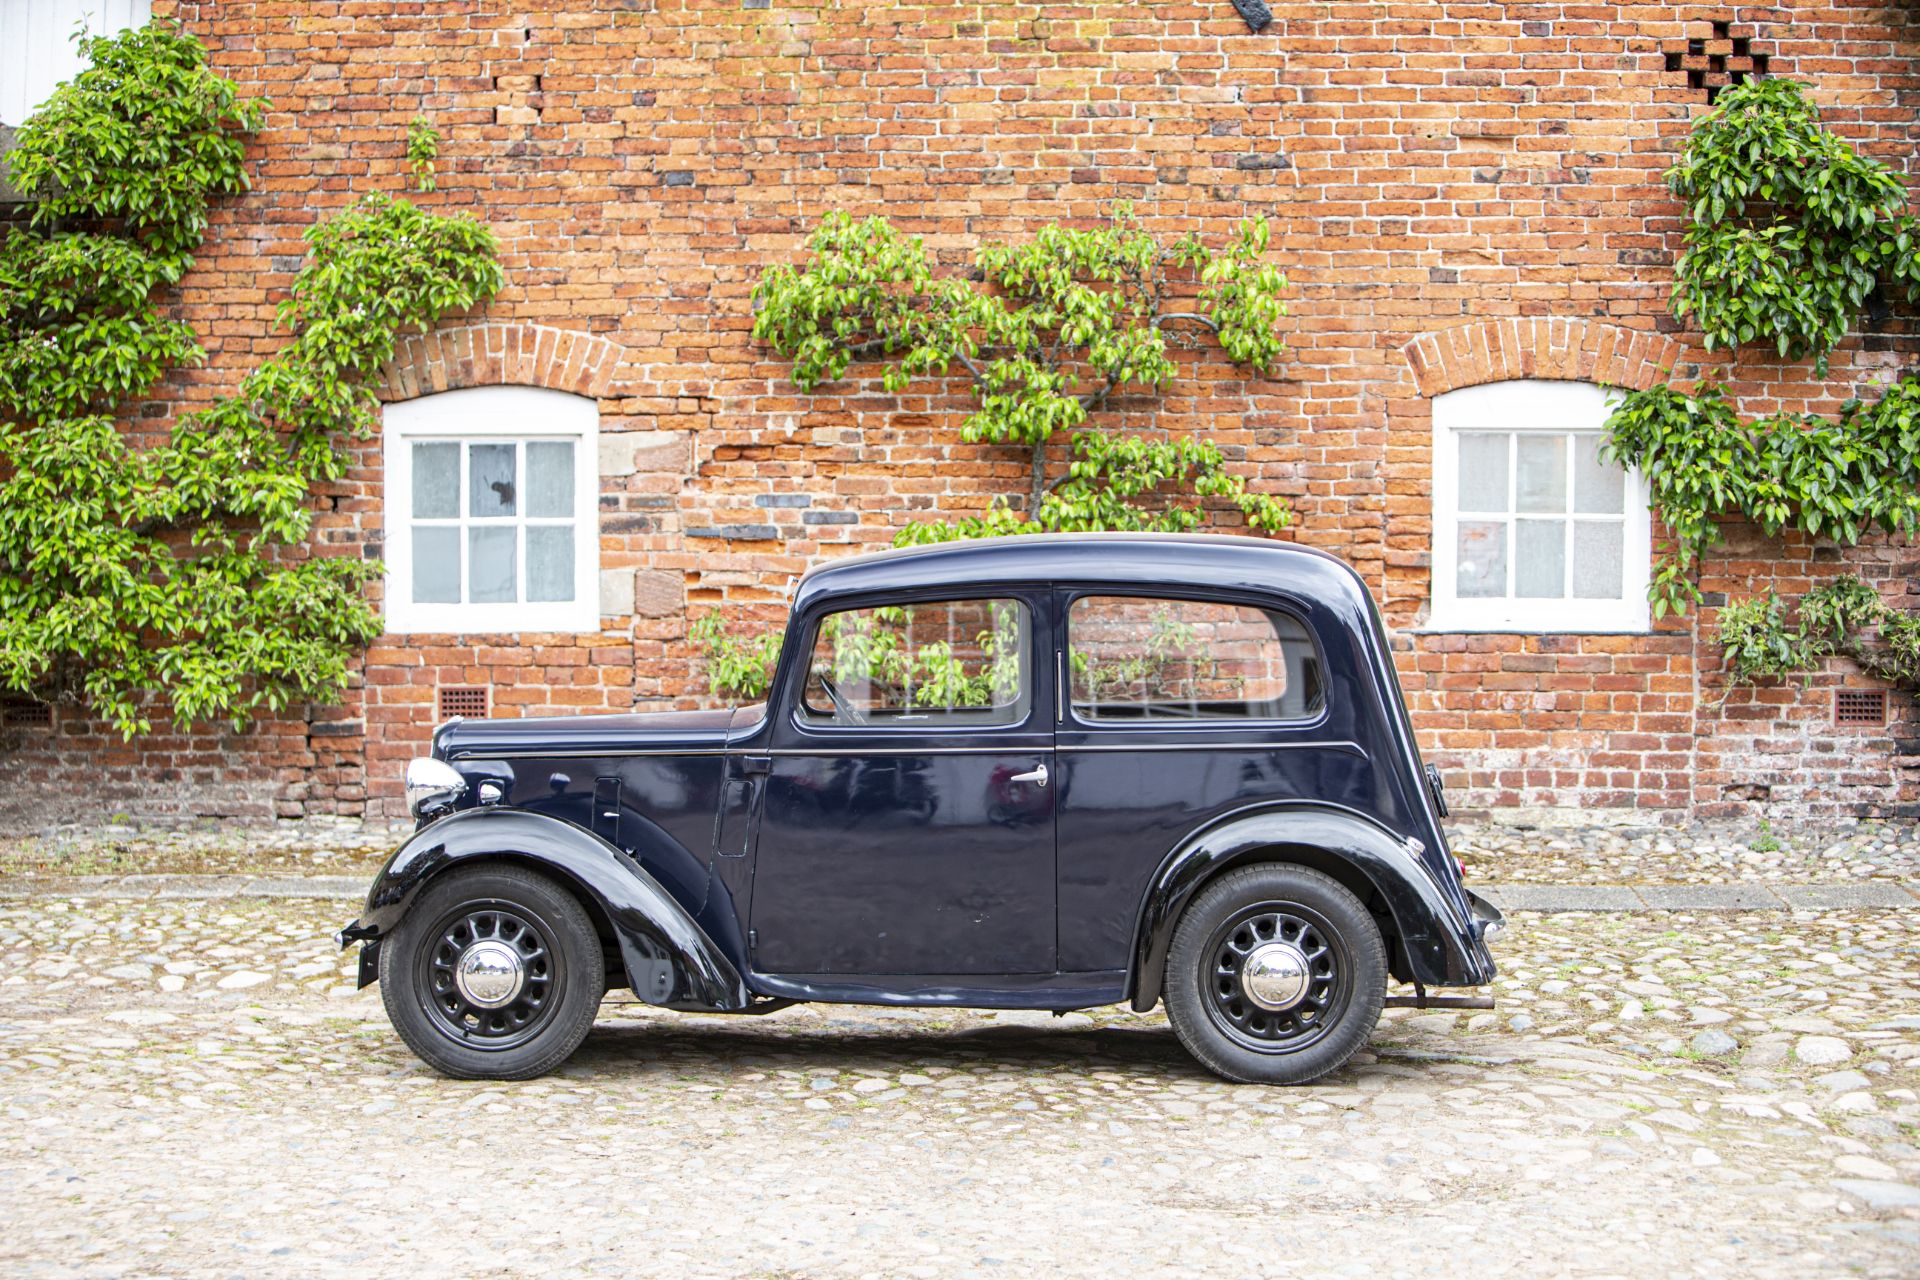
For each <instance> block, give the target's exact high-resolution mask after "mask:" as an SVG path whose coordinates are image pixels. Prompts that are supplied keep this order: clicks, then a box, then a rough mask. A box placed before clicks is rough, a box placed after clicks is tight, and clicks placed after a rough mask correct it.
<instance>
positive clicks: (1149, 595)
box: [1056, 587, 1382, 970]
mask: <svg viewBox="0 0 1920 1280" xmlns="http://www.w3.org/2000/svg"><path fill="white" fill-rule="evenodd" d="M1056 612H1057V616H1058V618H1059V619H1060V631H1061V634H1062V641H1061V646H1062V650H1063V655H1062V656H1063V665H1064V666H1065V668H1066V671H1067V686H1066V688H1065V689H1064V691H1063V693H1064V696H1063V697H1062V698H1061V723H1060V726H1059V730H1058V733H1057V735H1056V739H1057V746H1058V752H1059V757H1058V763H1059V768H1058V770H1057V777H1056V786H1057V788H1058V790H1059V793H1060V798H1059V801H1058V803H1059V806H1060V815H1059V848H1060V855H1059V860H1060V888H1059V894H1060V921H1061V926H1060V964H1061V968H1062V969H1067V970H1081V969H1111V968H1114V967H1118V966H1124V965H1125V964H1127V962H1128V960H1129V958H1130V956H1131V954H1132V948H1133V943H1134V936H1135V935H1134V930H1135V928H1136V926H1137V924H1138V922H1139V911H1140V902H1141V900H1142V898H1143V896H1144V895H1145V893H1146V889H1147V886H1148V884H1149V882H1150V881H1151V879H1152V877H1153V875H1154V873H1155V872H1156V870H1157V869H1158V868H1159V867H1160V865H1161V864H1162V862H1163V861H1164V859H1165V858H1166V857H1167V855H1168V853H1169V852H1170V851H1171V850H1172V849H1174V848H1175V847H1176V846H1177V845H1178V844H1179V843H1180V842H1181V841H1182V840H1183V839H1185V838H1186V837H1188V836H1189V835H1191V834H1192V833H1193V832H1195V831H1197V830H1199V829H1200V828H1202V827H1204V826H1205V825H1206V824H1207V823H1209V822H1211V821H1214V820H1215V819H1217V818H1220V817H1222V816H1224V815H1226V814H1229V813H1232V812H1234V811H1235V810H1238V809H1243V808H1245V807H1247V806H1249V805H1254V804H1265V803H1270V802H1273V801H1284V800H1290V799H1311V800H1316V801H1324V802H1329V803H1333V804H1338V805H1348V806H1351V807H1354V808H1358V809H1361V810H1363V811H1366V812H1377V811H1378V809H1379V804H1380V798H1379V796H1378V794H1377V790H1378V788H1379V787H1380V786H1381V785H1382V778H1381V774H1380V772H1379V771H1378V770H1376V769H1375V768H1374V767H1373V766H1372V764H1371V762H1370V761H1369V760H1368V759H1367V757H1366V755H1365V753H1364V752H1362V751H1361V750H1360V749H1359V748H1358V747H1357V746H1355V745H1354V743H1353V741H1352V732H1351V726H1350V725H1349V724H1347V723H1346V722H1345V719H1344V717H1345V716H1346V715H1348V714H1350V707H1348V706H1341V705H1335V695H1334V691H1332V690H1330V689H1329V688H1328V682H1327V679H1326V674H1325V673H1326V666H1325V664H1324V662H1323V660H1322V658H1321V655H1320V651H1319V648H1318V646H1317V645H1316V643H1315V640H1314V635H1313V631H1312V629H1311V628H1310V626H1309V625H1308V623H1307V621H1306V615H1305V613H1304V612H1296V611H1294V610H1293V609H1290V608H1285V607H1282V606H1281V605H1280V604H1279V603H1278V602H1275V601H1268V600H1264V599H1259V598H1244V597H1238V596H1236V595H1235V594H1233V593H1230V592H1210V591H1207V590H1203V589H1199V588H1194V587H1170V588H1168V589H1166V590H1164V591H1161V590H1155V589H1151V588H1149V589H1127V590H1121V591H1115V590H1109V589H1094V588H1088V589H1077V590H1069V589H1063V590H1062V591H1061V593H1060V597H1059V601H1058V604H1057V606H1056ZM1347 701H1348V702H1349V703H1350V702H1351V701H1352V699H1348V700H1347Z"/></svg>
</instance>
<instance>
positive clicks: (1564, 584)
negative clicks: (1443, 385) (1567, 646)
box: [1427, 378, 1651, 632]
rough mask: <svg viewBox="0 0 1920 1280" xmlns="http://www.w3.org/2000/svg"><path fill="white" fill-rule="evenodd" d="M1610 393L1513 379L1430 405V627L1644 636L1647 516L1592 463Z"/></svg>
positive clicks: (1619, 483)
mask: <svg viewBox="0 0 1920 1280" xmlns="http://www.w3.org/2000/svg"><path fill="white" fill-rule="evenodd" d="M1617 394H1618V393H1610V392H1608V391H1606V390H1604V389H1603V388H1601V387H1597V386H1595V385H1593V384H1592V383H1590V382H1557V381H1545V380H1538V379H1530V378H1522V379H1514V380H1512V381H1508V382H1490V383H1485V384H1483V385H1480V386H1473V387H1462V388H1460V389H1459V390H1457V391H1449V392H1447V393H1445V394H1444V395H1440V396H1436V397H1435V398H1434V401H1433V505H1434V511H1433V608H1432V612H1431V615H1430V616H1429V618H1428V621H1427V628H1428V629H1429V630H1435V631H1540V632H1548V631H1553V632H1596V631H1645V630H1646V629H1647V628H1648V626H1649V612H1648V605H1647V577H1648V566H1649V564H1650V562H1651V547H1650V539H1651V520H1650V518H1649V516H1648V511H1647V495H1646V487H1645V485H1644V484H1643V483H1642V481H1641V478H1640V476H1639V474H1638V473H1637V472H1634V471H1630V470H1627V469H1624V468H1622V467H1620V466H1617V465H1615V464H1612V463H1608V462H1603V461H1601V459H1600V453H1599V449H1600V442H1601V440H1602V439H1603V438H1604V435H1605V432H1604V430H1603V428H1604V426H1605V424H1606V420H1607V414H1608V412H1609V409H1610V407H1611V403H1612V401H1613V400H1614V398H1615V397H1616V396H1617Z"/></svg>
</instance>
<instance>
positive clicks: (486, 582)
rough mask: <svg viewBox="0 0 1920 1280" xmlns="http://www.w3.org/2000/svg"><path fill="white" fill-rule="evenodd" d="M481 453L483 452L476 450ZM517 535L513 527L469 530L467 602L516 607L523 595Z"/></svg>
mask: <svg viewBox="0 0 1920 1280" xmlns="http://www.w3.org/2000/svg"><path fill="white" fill-rule="evenodd" d="M474 452H475V453H478V452H479V450H478V449H476V450H474ZM515 540H516V534H515V532H514V530H513V529H512V528H510V527H509V528H505V529H469V530H467V561H468V566H469V567H468V569H467V599H468V600H469V601H471V602H472V603H474V604H512V603H513V602H514V600H515V599H516V598H517V597H518V595H519V593H518V591H516V590H515V587H514V583H515V581H516V579H517V577H518V569H519V566H518V565H516V564H515V563H514V554H513V553H514V545H513V544H514V542H515Z"/></svg>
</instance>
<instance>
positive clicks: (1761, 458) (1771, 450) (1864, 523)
mask: <svg viewBox="0 0 1920 1280" xmlns="http://www.w3.org/2000/svg"><path fill="white" fill-rule="evenodd" d="M1606 429H1607V439H1606V441H1605V443H1604V445H1603V446H1602V448H1603V451H1604V452H1605V454H1606V455H1607V456H1608V457H1609V458H1611V459H1613V460H1616V461H1619V462H1623V463H1626V464H1628V465H1631V466H1634V467H1637V468H1639V469H1640V471H1641V473H1642V474H1643V475H1644V476H1645V477H1646V480H1647V486H1648V489H1649V492H1650V493H1651V496H1652V504H1653V508H1654V510H1655V511H1656V512H1657V513H1658V514H1659V516H1660V520H1661V523H1662V524H1664V525H1665V526H1666V528H1667V533H1668V537H1669V539H1670V540H1669V542H1668V543H1667V544H1666V545H1665V546H1663V547H1662V548H1661V549H1660V552H1659V555H1658V559H1657V561H1656V563H1655V565H1654V573H1653V580H1652V583H1651V585H1650V586H1649V588H1648V596H1649V598H1650V599H1651V600H1652V601H1653V611H1654V616H1655V617H1660V616H1662V615H1664V614H1665V613H1667V612H1668V611H1669V610H1672V611H1673V612H1676V613H1685V612H1686V611H1687V607H1688V605H1689V604H1691V603H1694V602H1696V601H1698V600H1699V598H1700V590H1699V587H1698V586H1697V585H1696V584H1695V583H1694V581H1693V569H1694V566H1695V562H1696V561H1697V560H1698V558H1699V556H1700V553H1701V552H1702V551H1703V550H1705V549H1706V548H1707V547H1709V546H1712V545H1713V544H1714V543H1716V542H1718V541H1719V540H1720V526H1719V523H1718V517H1720V516H1723V515H1742V516H1745V517H1746V518H1748V519H1749V520H1752V521H1753V522H1754V523H1755V524H1757V525H1759V526H1760V528H1761V529H1762V531H1764V532H1765V533H1766V534H1767V536H1769V537H1773V536H1775V535H1777V534H1778V533H1780V531H1781V530H1783V529H1789V528H1792V529H1799V530H1800V531H1802V532H1804V533H1806V534H1808V535H1809V536H1812V537H1816V538H1829V539H1832V540H1833V541H1835V542H1839V543H1843V544H1846V545H1852V544H1854V543H1857V542H1859V541H1860V539H1861V538H1862V537H1864V536H1865V535H1866V534H1867V533H1869V532H1871V531H1872V530H1875V529H1882V530H1885V531H1887V532H1889V533H1910V532H1912V531H1913V530H1915V529H1916V528H1920V376H1909V377H1906V378H1902V379H1901V380H1900V381H1898V382H1896V383H1894V384H1893V385H1892V386H1891V387H1889V388H1888V389H1887V390H1886V392H1885V393H1884V394H1883V395H1882V396H1881V397H1880V399H1878V400H1877V401H1875V402H1873V403H1871V404H1867V403H1864V402H1862V401H1857V400H1855V401H1849V402H1848V403H1847V404H1845V405H1844V406H1842V407H1841V411H1840V416H1839V418H1838V420H1832V419H1827V418H1822V417H1819V416H1817V415H1815V414H1776V415H1773V416H1771V417H1766V418H1759V419H1756V420H1754V421H1751V422H1743V421H1741V419H1740V416H1739V415H1738V414H1737V413H1736V412H1735V411H1734V407H1733V405H1732V404H1731V403H1730V402H1729V400H1728V399H1727V395H1726V392H1725V390H1724V389H1723V388H1722V387H1721V386H1720V385H1719V384H1717V383H1713V382H1709V383H1707V384H1705V385H1704V386H1702V387H1701V388H1700V389H1699V390H1698V391H1696V392H1692V393H1688V392H1684V391H1681V390H1679V389H1677V388H1674V387H1671V386H1665V385H1662V386H1656V387H1650V388H1648V389H1646V390H1643V391H1631V392H1628V393H1627V394H1626V396H1625V397H1624V399H1623V400H1622V401H1621V403H1620V404H1619V406H1618V407H1617V408H1616V409H1615V410H1614V412H1613V414H1612V415H1611V416H1610V417H1609V418H1608V419H1607V427H1606Z"/></svg>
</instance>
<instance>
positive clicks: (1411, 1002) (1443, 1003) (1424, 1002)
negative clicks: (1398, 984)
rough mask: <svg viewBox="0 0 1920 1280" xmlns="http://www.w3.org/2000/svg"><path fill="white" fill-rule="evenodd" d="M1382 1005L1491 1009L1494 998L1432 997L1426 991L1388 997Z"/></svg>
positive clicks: (1393, 1007)
mask: <svg viewBox="0 0 1920 1280" xmlns="http://www.w3.org/2000/svg"><path fill="white" fill-rule="evenodd" d="M1382 1004H1383V1005H1384V1006H1385V1007H1386V1008H1388V1009H1491V1008H1493V1007H1494V1004H1493V997H1492V996H1430V995H1428V994H1427V993H1426V992H1425V991H1422V992H1420V994H1418V995H1412V996H1388V997H1387V998H1386V999H1385V1000H1384V1001H1383V1002H1382Z"/></svg>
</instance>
